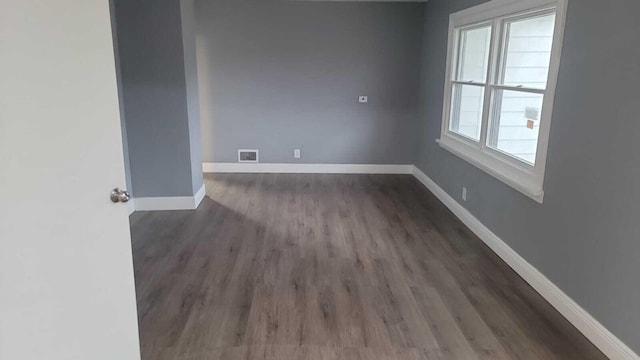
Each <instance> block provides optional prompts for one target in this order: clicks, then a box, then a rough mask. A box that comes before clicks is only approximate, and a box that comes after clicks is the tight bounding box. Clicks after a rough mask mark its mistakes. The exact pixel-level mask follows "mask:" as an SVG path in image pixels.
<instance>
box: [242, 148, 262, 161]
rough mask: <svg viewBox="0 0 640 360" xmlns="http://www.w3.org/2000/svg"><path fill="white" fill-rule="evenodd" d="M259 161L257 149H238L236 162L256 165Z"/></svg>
mask: <svg viewBox="0 0 640 360" xmlns="http://www.w3.org/2000/svg"><path fill="white" fill-rule="evenodd" d="M258 160H259V157H258V150H257V149H239V150H238V162H241V163H257V162H258Z"/></svg>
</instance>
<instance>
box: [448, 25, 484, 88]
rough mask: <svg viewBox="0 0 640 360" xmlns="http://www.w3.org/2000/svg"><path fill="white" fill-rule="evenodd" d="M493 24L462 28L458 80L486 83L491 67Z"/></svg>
mask: <svg viewBox="0 0 640 360" xmlns="http://www.w3.org/2000/svg"><path fill="white" fill-rule="evenodd" d="M490 43H491V26H486V27H481V28H475V29H468V30H460V40H459V49H460V50H459V52H458V71H457V74H456V75H457V76H456V80H458V81H474V82H479V83H485V82H486V81H487V70H488V68H489V45H490Z"/></svg>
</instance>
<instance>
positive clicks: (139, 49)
mask: <svg viewBox="0 0 640 360" xmlns="http://www.w3.org/2000/svg"><path fill="white" fill-rule="evenodd" d="M114 4H115V18H116V30H117V33H118V34H117V35H118V52H119V58H120V76H121V84H122V93H121V95H122V97H121V100H122V103H123V104H124V114H125V116H124V118H125V124H126V134H127V139H128V150H129V151H128V152H129V160H130V167H131V181H132V187H133V196H134V197H161V196H162V197H165V196H190V195H193V194H194V191H195V190H194V189H196V188H199V187H200V185H201V184H202V174H201V165H200V163H201V161H200V159H199V156H198V155H199V154H197V153H198V151H192V146H191V145H192V144H191V143H192V140H193V142H196V141H199V134H197V132H198V128H197V126H193V125H194V124H195V125H197V122H198V120H197V119H193V118H192V119H190V117H192V116H193V117H195V116H197V111H193V106H190V103H191V100H188V99H193V98H194V95H193V87H190V86H188V81H189V80H190V79H193V78H194V75H193V70H192V68H193V65H192V64H191V61H189V63H185V54H186V53H188V49H185V48H184V47H183V31H182V17H181V3H180V1H178V0H158V1H142V0H115V2H114ZM195 97H197V95H196V96H195ZM196 108H197V106H196ZM195 147H196V148H197V147H199V145H198V144H197V143H196V144H195ZM196 150H198V149H196ZM198 174H199V176H198Z"/></svg>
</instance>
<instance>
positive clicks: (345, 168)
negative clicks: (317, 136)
mask: <svg viewBox="0 0 640 360" xmlns="http://www.w3.org/2000/svg"><path fill="white" fill-rule="evenodd" d="M202 171H203V172H205V173H282V174H411V173H412V171H413V165H378V164H293V163H292V164H268V163H203V164H202Z"/></svg>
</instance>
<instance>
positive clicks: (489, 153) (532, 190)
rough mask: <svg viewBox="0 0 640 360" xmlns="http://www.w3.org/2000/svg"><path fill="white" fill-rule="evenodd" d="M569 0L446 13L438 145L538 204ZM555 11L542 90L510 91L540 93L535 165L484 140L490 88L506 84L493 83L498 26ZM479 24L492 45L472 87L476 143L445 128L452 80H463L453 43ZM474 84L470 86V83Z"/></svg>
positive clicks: (509, 2) (498, 2)
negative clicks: (479, 96) (478, 91)
mask: <svg viewBox="0 0 640 360" xmlns="http://www.w3.org/2000/svg"><path fill="white" fill-rule="evenodd" d="M567 1H568V0H492V1H489V2H486V3H483V4H480V5H477V6H474V7H471V8H468V9H464V10H462V11H459V12H456V13H453V14H451V15H450V17H449V33H448V44H447V64H446V74H445V77H446V79H445V84H444V99H443V108H442V123H441V125H442V126H441V131H440V132H441V135H440V139H439V141H438V142H439V144H440V146H441V147H442V148H443V149H445V150H447V151H450V152H452V153H454V154H455V155H456V156H458V157H460V158H462V159H464V160H466V161H468V162H470V163H471V164H473V165H475V166H477V167H479V168H481V169H482V170H484V171H486V172H487V173H489V174H491V175H492V176H494V177H496V178H498V179H499V180H501V181H503V182H504V183H506V184H507V185H509V186H511V187H513V188H514V189H516V190H518V191H520V192H522V193H523V194H525V195H527V196H528V197H530V198H532V199H533V200H535V201H537V202H539V203H542V201H543V198H544V192H543V186H544V175H545V167H546V158H547V147H548V143H549V132H550V129H551V120H552V111H553V103H554V97H555V90H556V84H557V79H558V71H559V68H560V56H561V51H562V42H563V38H564V29H565V22H566V13H567ZM551 9H554V11H555V14H556V20H555V21H556V22H555V27H554V33H553V43H552V49H551V57H550V61H549V74H548V78H547V87H546V89H535V88H534V89H531V88H514V89H513V90H514V91H524V92H531V93H536V94H542V95H543V96H544V103H543V105H542V113H541V117H540V129H539V134H538V144H537V149H536V159H535V165H530V164H527V163H526V162H525V161H521V159H517V158H516V157H514V156H511V155H509V154H507V153H504V152H502V151H499V150H495V149H492V148H491V147H490V146H488V145H486V143H487V141H486V140H487V131H488V128H489V122H490V117H491V112H492V111H493V109H492V108H493V106H494V105H493V95H492V94H493V90H494V89H508V88H509V86H504V85H500V84H499V81H497V80H498V79H497V72H498V70H499V69H500V68H501V65H500V64H499V62H500V61H503V60H504V54H502V53H501V51H502V50H503V48H504V43H503V40H504V39H503V36H504V34H503V29H504V26H505V25H504V24H505V22H508V21H511V20H512V19H513V18H514V16H521V15H522V16H530V15H534V14H536V13H540V12H544V11H546V10H551ZM478 24H484V25H491V26H492V34H491V46H490V51H489V62H490V64H489V69H488V71H487V80H486V82H485V83H478V84H477V85H476V86H484V104H483V114H482V125H481V129H480V131H481V132H480V140H479V141H475V140H471V139H467V138H464V136H460V135H459V134H456V133H454V132H452V131H450V130H449V123H450V121H451V102H452V96H453V93H452V91H453V90H452V89H453V84H456V83H464V82H460V81H456V80H455V75H454V73H455V69H456V67H457V61H458V59H457V57H458V49H457V47H458V42H459V34H460V30H461V29H465V28H467V27H469V26H477V25H478ZM474 85H475V84H474Z"/></svg>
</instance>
